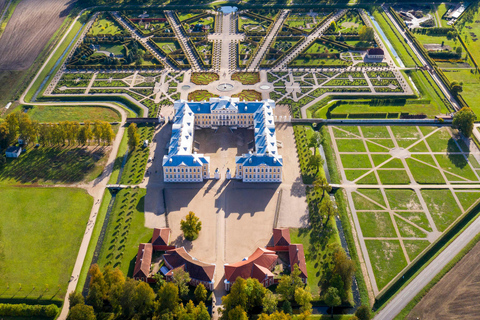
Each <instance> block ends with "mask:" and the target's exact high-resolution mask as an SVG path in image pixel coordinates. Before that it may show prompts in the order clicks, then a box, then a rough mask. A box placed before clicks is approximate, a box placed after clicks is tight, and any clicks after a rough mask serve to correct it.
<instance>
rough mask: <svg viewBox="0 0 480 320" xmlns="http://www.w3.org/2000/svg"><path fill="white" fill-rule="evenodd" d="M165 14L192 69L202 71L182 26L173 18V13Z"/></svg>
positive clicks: (167, 12)
mask: <svg viewBox="0 0 480 320" xmlns="http://www.w3.org/2000/svg"><path fill="white" fill-rule="evenodd" d="M165 13H166V17H167V19H168V22H169V23H170V25H171V26H172V27H173V31H174V32H175V35H176V36H177V40H178V42H179V43H180V45H181V46H182V49H183V51H184V52H185V55H186V56H187V59H188V61H189V62H190V67H191V68H192V70H193V71H200V69H201V68H200V64H199V63H198V60H197V58H196V57H195V55H194V54H193V50H192V48H190V45H189V44H188V41H187V37H185V35H184V34H183V28H182V26H181V25H179V24H178V23H177V21H176V20H175V18H174V16H173V13H172V11H170V10H168V11H165Z"/></svg>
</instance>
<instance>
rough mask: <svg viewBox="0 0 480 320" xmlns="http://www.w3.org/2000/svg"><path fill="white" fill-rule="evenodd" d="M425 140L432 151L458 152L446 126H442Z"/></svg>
mask: <svg viewBox="0 0 480 320" xmlns="http://www.w3.org/2000/svg"><path fill="white" fill-rule="evenodd" d="M425 140H426V141H427V143H428V145H429V146H430V149H432V151H433V152H460V149H459V148H458V146H457V145H456V144H455V141H454V140H453V138H452V137H451V136H450V133H449V132H448V131H447V128H442V129H441V130H439V131H437V132H435V133H434V134H432V135H431V136H429V137H428V138H427V139H425Z"/></svg>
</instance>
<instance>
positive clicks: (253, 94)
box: [232, 90, 262, 101]
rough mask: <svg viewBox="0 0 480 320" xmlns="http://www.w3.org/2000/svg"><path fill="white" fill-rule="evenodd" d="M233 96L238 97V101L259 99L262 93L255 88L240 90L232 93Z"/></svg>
mask: <svg viewBox="0 0 480 320" xmlns="http://www.w3.org/2000/svg"><path fill="white" fill-rule="evenodd" d="M232 97H233V98H235V97H236V98H240V101H261V100H262V94H261V93H260V92H258V91H255V90H242V92H240V93H237V94H233V95H232Z"/></svg>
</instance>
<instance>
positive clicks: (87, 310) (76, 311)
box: [67, 304, 97, 320]
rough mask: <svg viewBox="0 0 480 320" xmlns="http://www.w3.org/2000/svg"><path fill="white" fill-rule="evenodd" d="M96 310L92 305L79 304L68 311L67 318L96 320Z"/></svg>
mask: <svg viewBox="0 0 480 320" xmlns="http://www.w3.org/2000/svg"><path fill="white" fill-rule="evenodd" d="M95 319H97V317H96V316H95V312H94V311H93V307H92V306H87V305H85V304H77V305H76V306H75V307H73V308H71V309H70V311H69V312H68V316H67V320H95Z"/></svg>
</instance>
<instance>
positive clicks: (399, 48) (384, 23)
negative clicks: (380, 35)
mask: <svg viewBox="0 0 480 320" xmlns="http://www.w3.org/2000/svg"><path fill="white" fill-rule="evenodd" d="M378 10H380V11H377V10H375V11H374V12H373V13H372V14H373V16H374V18H375V20H376V21H377V22H378V24H379V26H380V27H381V28H382V30H383V32H384V33H385V35H386V37H387V38H388V40H389V41H390V43H391V44H392V46H393V48H394V49H395V51H396V52H397V54H398V56H399V57H400V59H401V60H402V62H403V63H404V65H405V66H406V67H414V66H415V65H416V63H417V64H418V65H421V64H420V60H418V58H417V57H416V56H415V54H414V53H413V51H412V49H411V48H410V47H409V46H408V45H407V44H406V43H405V41H404V38H403V36H402V35H401V34H400V33H399V32H398V31H397V29H396V28H395V26H393V25H392V23H391V22H390V20H389V19H388V17H387V16H386V15H385V12H383V10H382V9H381V8H378Z"/></svg>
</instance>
